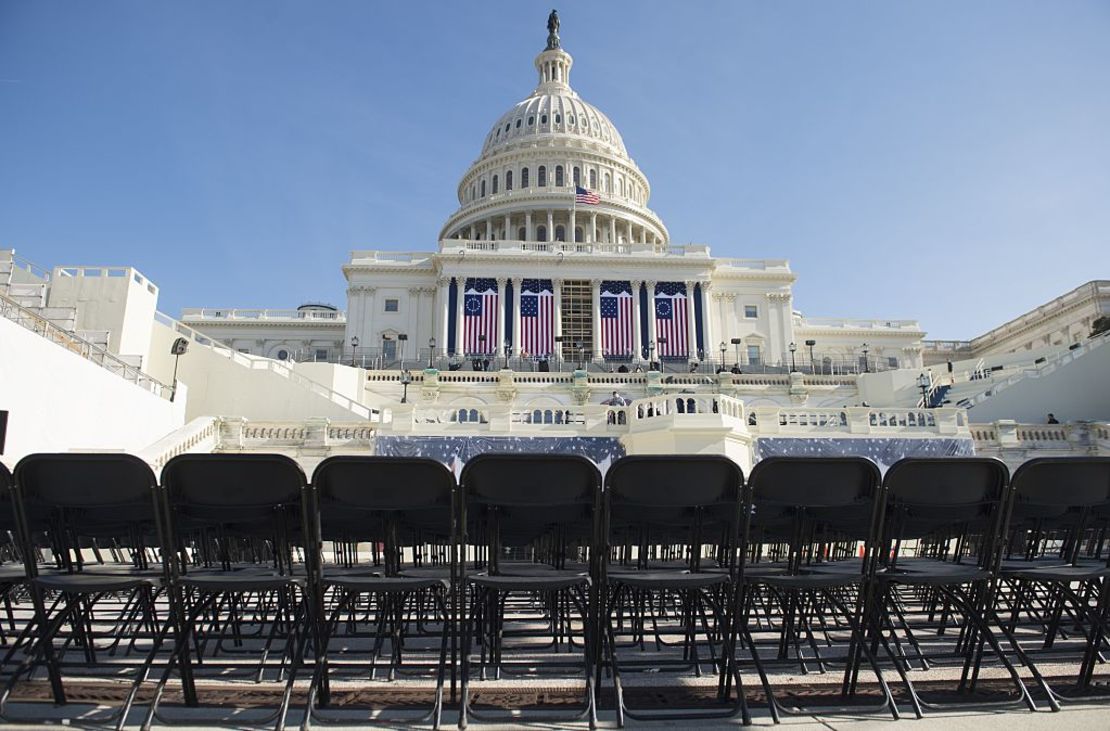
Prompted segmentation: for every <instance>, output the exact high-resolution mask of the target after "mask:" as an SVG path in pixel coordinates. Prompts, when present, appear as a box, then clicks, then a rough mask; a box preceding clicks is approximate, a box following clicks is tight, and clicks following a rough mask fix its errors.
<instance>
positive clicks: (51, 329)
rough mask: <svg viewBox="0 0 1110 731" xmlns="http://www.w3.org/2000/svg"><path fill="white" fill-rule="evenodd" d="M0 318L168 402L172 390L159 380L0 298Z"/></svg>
mask: <svg viewBox="0 0 1110 731" xmlns="http://www.w3.org/2000/svg"><path fill="white" fill-rule="evenodd" d="M0 315H3V316H4V317H5V318H7V319H9V320H11V321H12V322H14V323H16V324H18V325H21V326H23V327H25V328H26V329H28V330H30V331H31V332H33V333H37V334H38V335H41V336H42V337H44V338H46V339H47V340H49V341H51V342H53V343H57V344H58V345H60V346H62V347H63V348H65V349H67V350H69V351H70V352H72V353H76V354H77V355H79V356H81V357H82V358H84V359H85V360H88V361H91V362H93V363H95V364H96V365H98V366H100V367H101V368H103V369H105V370H107V371H111V372H112V373H115V374H116V375H117V376H119V377H121V378H123V379H124V380H126V381H130V382H131V383H134V384H135V385H136V386H139V387H140V388H142V389H144V390H146V391H150V392H151V393H153V394H154V395H156V396H160V397H161V398H164V399H167V400H169V399H170V396H171V394H172V393H173V389H172V388H171V387H170V386H167V385H166V384H164V383H162V382H161V381H159V380H157V379H155V378H153V377H151V376H150V375H148V374H146V373H144V372H143V371H142V370H140V369H139V368H136V367H135V366H133V365H130V364H129V363H126V362H125V361H123V360H122V359H121V358H119V357H118V356H116V355H114V354H112V353H110V352H108V351H107V350H105V349H104V348H102V347H101V346H99V345H96V344H95V343H91V342H89V341H88V340H85V339H84V338H82V337H79V336H78V335H77V334H75V333H72V332H67V331H66V330H63V329H62V328H60V327H58V326H57V325H55V324H54V323H52V322H50V320H47V319H46V318H44V317H42V316H41V315H39V314H38V313H36V312H34V311H32V310H29V309H27V308H26V307H23V306H22V305H20V304H19V303H17V302H15V301H13V300H12V299H11V298H9V297H6V296H4V295H0Z"/></svg>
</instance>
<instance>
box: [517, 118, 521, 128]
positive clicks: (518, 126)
mask: <svg viewBox="0 0 1110 731" xmlns="http://www.w3.org/2000/svg"><path fill="white" fill-rule="evenodd" d="M521 121H522V120H519V119H518V120H517V121H516V128H517V129H520V123H521Z"/></svg>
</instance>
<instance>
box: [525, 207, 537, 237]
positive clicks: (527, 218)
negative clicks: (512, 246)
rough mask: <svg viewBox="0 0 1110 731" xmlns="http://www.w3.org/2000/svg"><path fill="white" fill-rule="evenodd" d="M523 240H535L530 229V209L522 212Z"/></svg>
mask: <svg viewBox="0 0 1110 731" xmlns="http://www.w3.org/2000/svg"><path fill="white" fill-rule="evenodd" d="M524 240H525V241H535V240H536V237H535V234H534V232H533V231H532V212H531V211H525V212H524Z"/></svg>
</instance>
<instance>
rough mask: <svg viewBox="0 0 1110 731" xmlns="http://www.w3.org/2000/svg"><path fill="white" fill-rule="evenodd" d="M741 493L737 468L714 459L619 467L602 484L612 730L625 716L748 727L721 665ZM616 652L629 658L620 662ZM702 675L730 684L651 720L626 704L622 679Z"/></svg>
mask: <svg viewBox="0 0 1110 731" xmlns="http://www.w3.org/2000/svg"><path fill="white" fill-rule="evenodd" d="M743 484H744V475H743V473H742V472H741V470H740V468H739V467H738V466H737V465H736V464H735V463H734V462H732V461H731V460H729V459H727V458H725V457H721V456H716V455H689V456H685V455H683V456H635V457H624V458H623V459H620V460H618V461H617V462H616V463H615V464H613V465H612V467H610V469H609V471H608V473H607V474H606V476H605V486H606V489H605V513H604V514H605V520H606V527H605V528H603V530H602V536H603V537H607V545H606V550H605V551H604V553H603V557H602V561H601V569H602V571H601V576H602V582H601V588H602V591H601V597H602V600H603V603H602V607H601V612H600V615H601V621H602V625H603V628H604V630H603V632H604V634H603V636H604V637H605V650H606V652H605V655H604V657H605V662H606V665H607V668H608V669H609V670H610V671H611V672H612V675H613V681H614V685H615V688H616V696H617V721H618V724H622V725H623V723H624V716H625V715H627V716H629V717H631V718H637V719H657V720H658V719H668V720H679V719H697V718H732V717H742V718H743V719H744V722H745V723H746V724H747V723H751V717H750V716H749V714H748V711H747V705H746V702H745V698H744V693H743V688H742V686H741V683H740V675H739V673H738V672H736V665H735V664H734V663H732V662H730V660H729V657H728V647H729V643H728V637H729V629H728V623H729V619H730V615H731V610H732V603H733V594H734V586H735V579H736V578H737V575H738V566H737V551H738V548H739V533H738V526H739V523H740V497H741V490H742V487H743ZM699 638H704V639H699ZM621 640H624V641H623V642H621ZM622 647H626V648H630V649H632V650H635V652H633V653H622V652H621V648H622ZM622 655H623V656H622ZM703 667H704V668H705V669H707V670H709V672H708V673H707V674H706V675H707V676H708V677H709V678H711V679H713V680H714V681H718V679H719V678H720V677H723V676H724V675H725V674H726V673H728V674H729V676H730V678H729V682H728V683H727V684H726V683H721V682H716V683H714V685H711V686H707V688H705V690H710V691H713V690H714V686H715V688H716V696H715V698H714V702H711V703H709V704H706V703H695V704H693V705H691V706H689V707H676V706H674V705H673V704H668V707H667V708H666V709H665V710H657V711H650V710H646V709H635V708H631V707H630V706H629V704H628V702H627V700H628V699H627V695H628V694H627V693H626V691H625V688H624V685H623V683H622V680H621V674H622V673H650V674H651V675H650V676H649V677H652V678H654V679H656V682H657V683H663V684H670V683H673V680H672V679H671V677H670V673H668V672H667V671H672V672H673V671H685V672H692V673H693V674H694V675H695V677H703ZM734 684H735V690H736V697H735V699H734V700H730V699H729V694H730V693H731V690H732V686H733V685H734ZM726 688H727V689H728V692H727V693H726V692H725V689H726Z"/></svg>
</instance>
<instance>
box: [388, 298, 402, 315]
mask: <svg viewBox="0 0 1110 731" xmlns="http://www.w3.org/2000/svg"><path fill="white" fill-rule="evenodd" d="M400 309H401V301H400V300H396V299H387V300H386V301H385V311H386V312H397V311H399V310H400Z"/></svg>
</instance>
